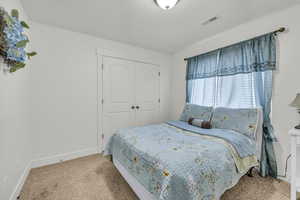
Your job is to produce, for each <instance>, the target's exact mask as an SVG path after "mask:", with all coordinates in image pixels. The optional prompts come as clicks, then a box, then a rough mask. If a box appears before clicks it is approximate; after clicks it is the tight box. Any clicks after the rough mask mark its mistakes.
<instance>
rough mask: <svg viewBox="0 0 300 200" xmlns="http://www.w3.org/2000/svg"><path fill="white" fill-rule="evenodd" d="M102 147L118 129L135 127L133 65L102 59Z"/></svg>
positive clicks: (118, 60)
mask: <svg viewBox="0 0 300 200" xmlns="http://www.w3.org/2000/svg"><path fill="white" fill-rule="evenodd" d="M103 66H104V68H103V100H104V103H103V134H104V140H103V147H105V145H106V144H107V142H108V141H109V139H110V137H111V136H112V135H113V134H114V133H115V132H116V131H117V130H118V129H120V128H127V127H131V126H135V109H132V106H134V105H135V87H134V84H135V83H134V77H135V76H134V74H135V64H134V63H133V62H130V61H126V60H122V59H115V58H110V57H104V58H103Z"/></svg>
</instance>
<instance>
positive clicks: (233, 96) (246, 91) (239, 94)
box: [188, 72, 270, 108]
mask: <svg viewBox="0 0 300 200" xmlns="http://www.w3.org/2000/svg"><path fill="white" fill-rule="evenodd" d="M266 73H270V72H253V73H245V74H236V75H232V76H217V77H211V78H202V79H194V80H189V81H188V87H189V90H190V91H191V93H190V94H191V97H190V103H193V104H198V105H204V106H214V107H230V108H253V107H259V106H260V97H259V95H258V92H259V91H257V89H258V88H263V87H257V84H261V83H262V82H261V79H262V80H264V79H265V78H263V77H264V76H265V74H266Z"/></svg>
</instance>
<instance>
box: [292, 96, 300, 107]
mask: <svg viewBox="0 0 300 200" xmlns="http://www.w3.org/2000/svg"><path fill="white" fill-rule="evenodd" d="M290 106H292V107H295V108H299V109H300V93H298V94H297V96H296V98H295V99H294V101H293V102H292V103H291V104H290Z"/></svg>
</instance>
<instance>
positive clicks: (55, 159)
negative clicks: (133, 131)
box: [9, 147, 98, 200]
mask: <svg viewBox="0 0 300 200" xmlns="http://www.w3.org/2000/svg"><path fill="white" fill-rule="evenodd" d="M96 153H98V148H97V147H95V148H89V149H84V150H80V151H75V152H70V153H64V154H58V155H54V156H49V157H46V158H41V159H38V160H33V161H31V162H30V163H29V164H28V165H27V167H26V168H25V169H24V172H23V173H22V175H21V177H20V179H19V181H18V183H17V185H16V187H15V189H14V191H13V193H12V194H11V196H10V198H9V200H16V199H17V197H18V196H19V195H20V192H21V190H22V188H23V185H24V183H25V181H26V179H27V177H28V175H29V172H30V170H31V169H32V168H36V167H42V166H46V165H51V164H55V163H59V162H63V161H66V160H72V159H75V158H80V157H84V156H88V155H92V154H96Z"/></svg>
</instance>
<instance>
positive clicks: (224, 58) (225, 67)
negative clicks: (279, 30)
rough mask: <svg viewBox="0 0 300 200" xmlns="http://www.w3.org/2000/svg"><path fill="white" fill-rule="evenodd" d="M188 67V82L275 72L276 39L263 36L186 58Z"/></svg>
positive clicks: (269, 35) (270, 36)
mask: <svg viewBox="0 0 300 200" xmlns="http://www.w3.org/2000/svg"><path fill="white" fill-rule="evenodd" d="M187 64H188V68H187V74H186V79H187V80H192V79H200V78H208V77H214V76H228V75H234V74H240V73H250V72H260V71H266V70H274V69H275V66H276V40H275V36H274V34H266V35H263V36H260V37H256V38H254V39H251V40H247V41H244V42H240V43H237V44H234V45H231V46H228V47H224V48H221V49H217V50H214V51H211V52H208V53H205V54H202V55H199V56H195V57H192V58H189V59H188V61H187Z"/></svg>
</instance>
